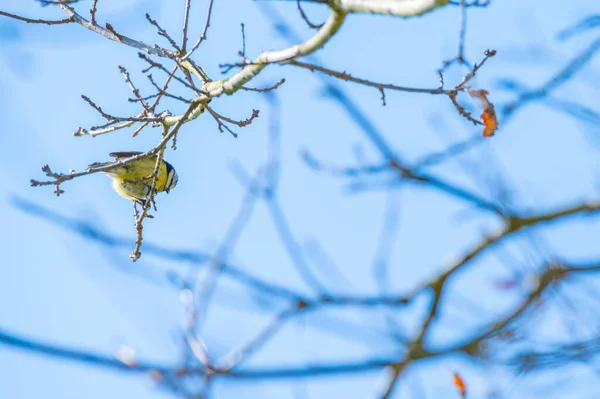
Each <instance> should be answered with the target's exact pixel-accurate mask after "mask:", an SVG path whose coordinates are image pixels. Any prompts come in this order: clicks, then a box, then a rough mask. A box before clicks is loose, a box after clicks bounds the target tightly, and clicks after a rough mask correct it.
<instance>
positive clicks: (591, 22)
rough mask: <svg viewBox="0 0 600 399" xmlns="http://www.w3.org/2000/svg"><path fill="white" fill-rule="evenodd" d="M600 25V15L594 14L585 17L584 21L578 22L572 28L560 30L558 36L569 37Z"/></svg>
mask: <svg viewBox="0 0 600 399" xmlns="http://www.w3.org/2000/svg"><path fill="white" fill-rule="evenodd" d="M598 26H600V15H592V16H589V17H586V18H584V19H583V20H582V21H580V22H578V23H576V24H575V25H573V26H572V27H570V28H567V29H565V30H563V31H562V32H559V33H558V35H557V37H558V39H560V40H566V39H569V38H571V37H573V36H575V35H578V34H580V33H582V32H585V31H586V30H589V29H593V28H596V27H598Z"/></svg>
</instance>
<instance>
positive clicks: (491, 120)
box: [469, 89, 498, 137]
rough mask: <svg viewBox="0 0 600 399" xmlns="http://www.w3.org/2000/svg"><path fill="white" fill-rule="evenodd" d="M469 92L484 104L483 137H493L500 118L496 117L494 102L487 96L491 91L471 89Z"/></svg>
mask: <svg viewBox="0 0 600 399" xmlns="http://www.w3.org/2000/svg"><path fill="white" fill-rule="evenodd" d="M469 94H470V95H471V97H473V98H477V99H478V100H479V101H481V105H482V106H483V112H482V113H481V119H482V120H483V137H492V136H493V135H494V133H495V132H496V130H498V119H497V118H496V110H495V109H494V104H492V103H491V102H490V101H489V100H488V98H487V95H488V94H490V93H489V92H488V91H487V90H471V89H469Z"/></svg>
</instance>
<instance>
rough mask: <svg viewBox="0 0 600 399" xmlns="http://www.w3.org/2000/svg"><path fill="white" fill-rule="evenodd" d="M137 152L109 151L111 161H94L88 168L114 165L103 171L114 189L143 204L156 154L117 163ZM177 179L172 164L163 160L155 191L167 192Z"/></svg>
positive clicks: (146, 195)
mask: <svg viewBox="0 0 600 399" xmlns="http://www.w3.org/2000/svg"><path fill="white" fill-rule="evenodd" d="M139 154H141V152H138V151H122V152H111V153H110V154H108V155H109V156H111V157H113V158H114V159H115V160H114V161H113V162H96V163H93V164H91V165H90V166H88V168H97V167H105V166H110V165H115V167H114V168H110V169H108V170H107V171H105V172H104V173H106V175H108V177H110V178H111V179H112V181H113V188H114V189H115V191H116V192H117V193H118V194H119V195H121V196H122V197H125V198H127V199H130V200H132V201H135V202H140V203H142V204H143V203H145V202H146V199H147V198H148V195H149V194H150V189H151V186H152V179H150V178H148V177H149V176H150V175H152V172H153V171H154V168H155V166H156V156H150V157H144V158H140V159H138V160H137V161H134V162H131V163H128V164H124V165H119V163H120V162H121V161H125V160H127V159H128V158H131V157H133V156H135V155H139ZM178 180H179V177H178V176H177V173H176V172H175V169H174V168H173V165H171V164H170V163H168V162H167V161H165V160H163V161H162V164H161V165H160V169H159V170H158V177H157V179H156V191H157V192H162V191H165V192H166V193H167V194H169V191H171V190H172V189H173V188H174V187H175V186H176V185H177V181H178Z"/></svg>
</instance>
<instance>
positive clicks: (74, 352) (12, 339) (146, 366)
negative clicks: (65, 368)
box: [0, 329, 170, 373]
mask: <svg viewBox="0 0 600 399" xmlns="http://www.w3.org/2000/svg"><path fill="white" fill-rule="evenodd" d="M0 344H3V345H8V346H11V347H14V348H18V349H23V350H26V351H30V352H34V353H36V354H42V355H47V356H52V357H57V358H62V359H65V360H71V361H77V362H81V363H87V364H90V365H93V366H100V367H107V368H112V369H118V370H123V371H131V372H135V373H144V372H149V371H154V370H156V371H160V372H163V373H167V372H168V371H169V369H170V368H169V367H167V366H164V365H157V364H150V363H139V362H136V363H135V364H133V365H130V364H129V365H128V364H125V363H123V362H122V361H121V360H119V359H117V358H116V357H114V356H107V355H101V354H98V353H94V352H86V351H83V350H78V349H72V348H67V347H62V346H59V345H55V344H47V343H43V342H40V341H37V340H32V339H25V338H21V337H20V336H17V335H15V334H12V333H9V332H7V331H5V330H1V329H0Z"/></svg>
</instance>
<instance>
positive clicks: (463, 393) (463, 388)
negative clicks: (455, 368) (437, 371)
mask: <svg viewBox="0 0 600 399" xmlns="http://www.w3.org/2000/svg"><path fill="white" fill-rule="evenodd" d="M453 375H454V386H455V387H456V388H458V392H460V397H461V398H463V399H464V398H466V397H467V385H466V384H465V381H464V380H463V379H462V377H461V376H460V375H459V374H458V373H457V372H454V373H453Z"/></svg>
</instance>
